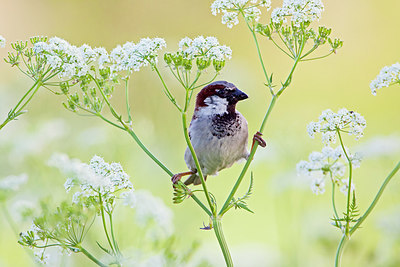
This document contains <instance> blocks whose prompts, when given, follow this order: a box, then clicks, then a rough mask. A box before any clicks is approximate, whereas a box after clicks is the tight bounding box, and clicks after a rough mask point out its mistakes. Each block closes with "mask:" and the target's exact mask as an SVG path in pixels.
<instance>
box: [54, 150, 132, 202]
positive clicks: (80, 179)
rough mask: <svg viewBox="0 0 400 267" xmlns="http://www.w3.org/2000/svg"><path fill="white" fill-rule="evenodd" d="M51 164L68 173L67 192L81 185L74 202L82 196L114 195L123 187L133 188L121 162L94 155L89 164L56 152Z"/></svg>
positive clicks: (65, 185)
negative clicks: (111, 161)
mask: <svg viewBox="0 0 400 267" xmlns="http://www.w3.org/2000/svg"><path fill="white" fill-rule="evenodd" d="M48 164H49V165H51V166H54V167H58V168H59V169H60V170H61V171H63V172H65V173H66V174H68V175H69V176H70V177H71V178H68V179H67V181H66V182H65V184H64V187H65V189H66V191H67V192H69V191H70V190H71V188H72V187H74V186H79V187H80V189H81V191H78V192H77V193H75V195H74V196H73V202H74V203H77V202H79V200H80V198H81V197H88V196H96V197H97V196H98V194H99V193H100V194H102V195H105V196H106V197H112V196H113V193H115V192H117V191H120V190H122V189H128V190H133V186H132V183H131V182H130V181H129V176H128V175H127V174H126V173H125V172H124V170H123V169H122V166H121V165H120V164H119V163H115V162H113V163H111V164H109V163H107V162H105V161H104V159H103V158H101V157H99V156H94V157H93V158H92V159H91V160H90V163H89V164H86V163H82V162H80V161H79V160H76V159H72V160H71V159H69V158H68V156H66V155H62V154H55V155H53V156H52V157H51V159H50V160H49V162H48Z"/></svg>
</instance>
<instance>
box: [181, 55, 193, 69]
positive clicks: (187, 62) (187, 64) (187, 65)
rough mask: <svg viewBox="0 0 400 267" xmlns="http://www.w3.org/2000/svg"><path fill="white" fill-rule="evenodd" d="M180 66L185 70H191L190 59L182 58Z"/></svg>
mask: <svg viewBox="0 0 400 267" xmlns="http://www.w3.org/2000/svg"><path fill="white" fill-rule="evenodd" d="M182 66H183V67H184V68H185V70H191V69H192V60H190V59H187V58H184V59H182Z"/></svg>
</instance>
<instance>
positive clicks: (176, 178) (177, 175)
mask: <svg viewBox="0 0 400 267" xmlns="http://www.w3.org/2000/svg"><path fill="white" fill-rule="evenodd" d="M181 179H182V175H181V174H180V173H177V174H174V175H173V176H172V178H171V182H172V183H173V184H176V183H177V182H179V181H180V180H181Z"/></svg>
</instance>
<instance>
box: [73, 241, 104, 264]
mask: <svg viewBox="0 0 400 267" xmlns="http://www.w3.org/2000/svg"><path fill="white" fill-rule="evenodd" d="M78 249H79V251H80V252H82V253H83V254H85V256H86V257H88V258H89V259H90V260H91V261H93V262H94V263H96V264H97V265H98V266H101V267H107V265H105V264H104V263H102V262H101V261H99V260H98V259H96V257H94V256H93V255H92V254H90V253H89V251H87V250H86V249H84V248H83V247H81V246H79V247H78Z"/></svg>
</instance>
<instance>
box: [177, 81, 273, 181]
mask: <svg viewBox="0 0 400 267" xmlns="http://www.w3.org/2000/svg"><path fill="white" fill-rule="evenodd" d="M246 98H248V96H247V95H246V94H245V93H243V92H242V91H240V90H239V89H237V88H236V86H235V85H233V84H232V83H228V82H226V81H216V82H213V83H211V84H209V85H207V86H206V87H204V88H203V89H202V90H201V91H200V92H199V93H198V95H197V99H196V107H195V109H194V113H193V117H192V121H191V122H190V126H189V137H190V140H191V142H192V145H193V148H194V151H195V152H196V155H197V157H198V159H199V163H200V166H201V170H202V172H203V175H204V179H206V178H207V176H208V175H216V174H217V172H218V171H220V170H222V169H225V168H228V167H230V166H232V164H233V163H235V162H236V161H238V160H240V159H247V158H248V157H249V152H248V151H247V138H248V130H247V121H246V119H245V118H244V117H243V115H242V114H240V113H239V112H238V111H237V110H236V109H235V107H236V103H237V102H238V101H240V100H244V99H246ZM255 141H258V143H259V144H260V145H261V146H262V147H265V145H266V143H265V141H264V140H263V139H262V138H261V133H260V132H257V133H256V134H255V135H254V137H253V145H254V142H255ZM185 162H186V165H187V166H188V168H189V169H190V171H189V172H183V173H178V174H175V175H174V176H173V177H172V179H171V180H172V182H173V183H177V182H178V181H179V180H180V179H181V178H182V177H183V176H186V175H190V177H189V178H188V179H187V180H186V181H185V184H186V185H189V184H192V183H193V184H194V185H198V184H201V180H200V176H199V175H198V174H197V169H196V165H195V163H194V160H193V157H192V154H191V153H190V150H189V148H186V151H185Z"/></svg>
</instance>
